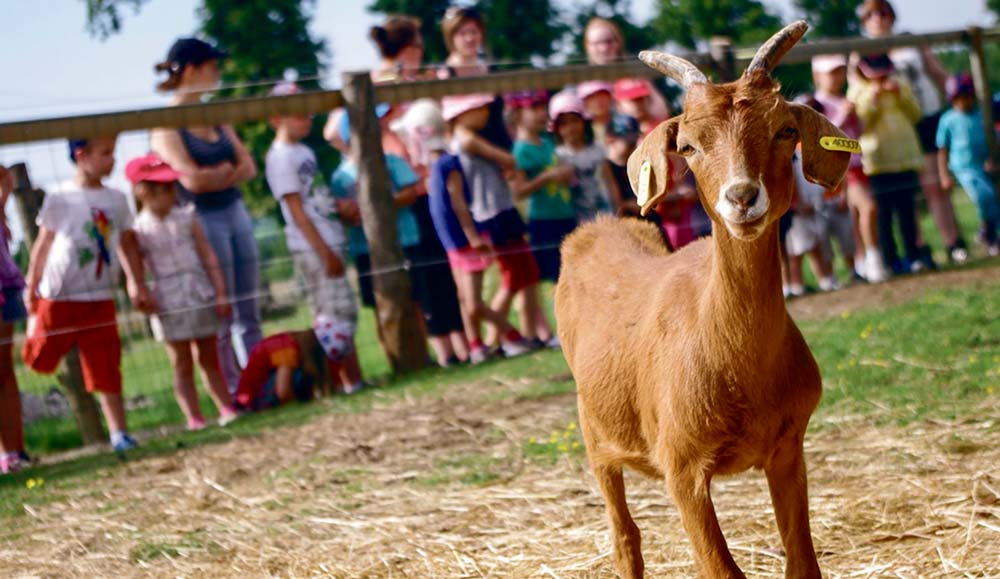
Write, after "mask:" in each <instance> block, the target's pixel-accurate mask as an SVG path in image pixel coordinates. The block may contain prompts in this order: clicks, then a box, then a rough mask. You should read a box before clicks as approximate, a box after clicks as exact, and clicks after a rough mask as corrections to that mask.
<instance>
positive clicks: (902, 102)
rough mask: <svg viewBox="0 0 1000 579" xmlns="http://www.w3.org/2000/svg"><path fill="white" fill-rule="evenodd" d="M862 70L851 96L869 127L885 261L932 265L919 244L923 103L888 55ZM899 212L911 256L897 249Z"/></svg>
mask: <svg viewBox="0 0 1000 579" xmlns="http://www.w3.org/2000/svg"><path fill="white" fill-rule="evenodd" d="M857 68H858V75H856V77H855V78H853V79H852V82H851V86H850V87H849V88H848V91H847V98H848V100H849V101H851V102H852V103H854V106H855V109H856V110H857V112H858V117H859V118H860V119H861V122H862V124H863V125H864V130H863V132H862V133H861V139H860V140H861V149H862V150H863V151H864V155H862V156H861V162H862V165H863V167H864V170H865V175H867V176H868V179H869V182H870V184H871V188H872V193H873V194H874V196H875V201H876V203H877V205H878V242H879V247H880V248H881V250H882V261H883V262H884V263H885V264H886V265H887V266H888V267H890V268H891V269H892V271H893V273H897V274H904V273H910V272H919V271H923V270H925V269H928V268H932V266H933V265H934V263H933V261H932V260H931V259H930V256H929V254H925V253H924V252H922V251H921V249H920V248H919V247H918V245H917V237H918V227H919V225H918V223H917V220H916V210H915V203H916V196H917V193H919V192H920V174H919V171H920V170H921V168H923V166H924V157H923V152H922V151H921V149H920V140H919V138H918V137H917V132H916V130H915V129H914V127H913V123H915V122H917V121H918V120H920V116H921V115H920V105H918V104H917V101H916V99H915V98H914V97H913V91H912V90H911V89H910V85H909V83H907V82H906V79H905V78H903V77H902V76H900V75H898V74H896V69H895V67H894V66H893V64H892V60H890V59H889V56H888V55H887V54H884V53H883V54H870V55H867V56H864V57H862V58H861V59H860V60H859V62H858V67H857ZM893 216H895V217H896V220H897V221H898V222H899V229H900V231H901V233H902V237H903V248H904V250H905V256H906V259H905V260H903V259H900V257H899V254H898V253H897V251H896V240H895V238H894V237H893V227H892V222H893Z"/></svg>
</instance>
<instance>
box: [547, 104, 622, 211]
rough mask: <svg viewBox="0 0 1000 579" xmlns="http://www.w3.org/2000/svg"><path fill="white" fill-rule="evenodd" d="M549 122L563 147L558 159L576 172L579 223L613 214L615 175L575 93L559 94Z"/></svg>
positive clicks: (557, 153) (551, 109)
mask: <svg viewBox="0 0 1000 579" xmlns="http://www.w3.org/2000/svg"><path fill="white" fill-rule="evenodd" d="M549 118H550V119H552V125H553V129H554V130H553V132H554V133H555V135H556V142H557V143H559V146H558V147H557V148H556V155H558V156H559V160H560V161H562V162H563V163H567V164H569V165H572V166H573V168H575V169H576V176H575V179H574V180H573V184H572V185H571V190H572V191H573V204H574V207H575V209H576V219H577V221H578V222H580V223H584V222H586V221H591V220H593V219H594V218H595V217H597V215H598V214H600V213H610V211H611V204H610V200H609V198H608V189H607V183H608V182H609V181H610V180H611V174H610V170H609V169H608V166H607V165H606V164H605V162H604V160H605V159H607V153H606V152H605V150H604V147H602V146H600V145H598V144H596V143H595V142H594V133H593V130H591V128H590V123H589V122H588V120H587V113H586V112H584V110H583V103H582V102H581V101H580V99H579V98H578V97H577V96H576V94H575V93H573V92H572V91H569V90H564V91H562V92H560V93H557V94H556V95H555V96H553V97H552V100H551V101H550V102H549Z"/></svg>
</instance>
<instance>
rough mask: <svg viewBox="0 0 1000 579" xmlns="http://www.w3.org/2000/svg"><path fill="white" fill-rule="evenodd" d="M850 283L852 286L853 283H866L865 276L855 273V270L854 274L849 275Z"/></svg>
mask: <svg viewBox="0 0 1000 579" xmlns="http://www.w3.org/2000/svg"><path fill="white" fill-rule="evenodd" d="M850 283H852V284H853V283H868V280H866V279H865V276H863V275H861V274H860V273H858V272H857V270H855V271H854V272H852V273H851V282H850Z"/></svg>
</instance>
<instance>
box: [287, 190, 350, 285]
mask: <svg viewBox="0 0 1000 579" xmlns="http://www.w3.org/2000/svg"><path fill="white" fill-rule="evenodd" d="M281 202H282V203H285V204H286V205H287V206H288V212H289V213H291V214H292V221H294V222H295V225H296V226H297V227H298V228H299V231H301V232H302V235H303V237H305V238H306V242H307V243H309V247H311V248H312V249H313V251H315V252H316V255H318V256H319V257H320V258H321V259H322V260H323V264H324V265H325V267H326V276H327V277H329V278H337V277H340V276H342V275H344V262H343V261H341V259H340V257H338V256H337V254H336V252H334V251H333V250H332V249H330V248H329V246H327V245H326V242H325V241H323V236H321V235H320V234H319V231H317V230H316V226H315V225H314V224H313V222H312V219H309V216H308V215H306V210H305V207H304V206H303V205H302V195H300V194H298V193H286V194H285V195H282V196H281Z"/></svg>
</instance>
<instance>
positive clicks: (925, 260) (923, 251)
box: [917, 245, 938, 271]
mask: <svg viewBox="0 0 1000 579" xmlns="http://www.w3.org/2000/svg"><path fill="white" fill-rule="evenodd" d="M918 251H919V253H918V254H917V260H918V261H919V262H920V263H922V264H924V268H925V269H927V270H929V271H937V268H938V266H937V263H935V262H934V256H933V255H931V248H930V246H928V245H925V246H923V247H920V248H918Z"/></svg>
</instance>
